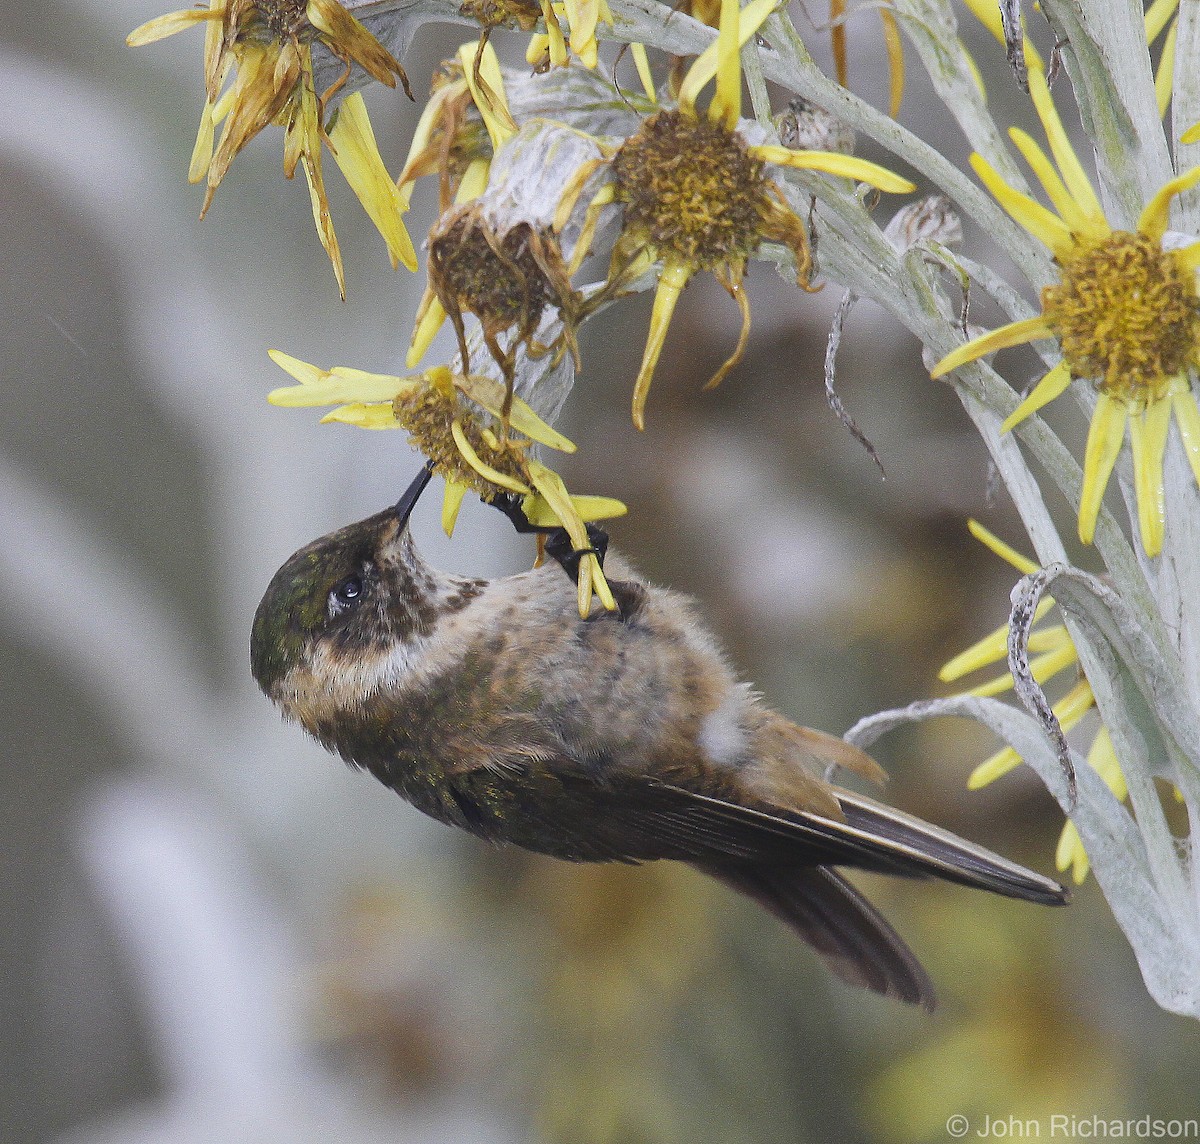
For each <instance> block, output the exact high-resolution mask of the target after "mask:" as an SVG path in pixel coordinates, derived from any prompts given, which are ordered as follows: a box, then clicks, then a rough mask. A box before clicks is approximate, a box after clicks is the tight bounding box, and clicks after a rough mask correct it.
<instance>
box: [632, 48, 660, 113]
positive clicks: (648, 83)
mask: <svg viewBox="0 0 1200 1144" xmlns="http://www.w3.org/2000/svg"><path fill="white" fill-rule="evenodd" d="M629 50H630V54H631V55H632V56H633V66H634V67H635V68H637V73H638V79H640V80H641V81H642V90H643V91H644V92H645V93H646V98H647V99H648V100H650V102H651V103H657V102H658V93H657V92H656V91H655V90H654V73H653V72H652V71H651V70H650V60H649V58H648V57H647V55H646V45H645V44H637V43H635V44H631V45H630V49H629Z"/></svg>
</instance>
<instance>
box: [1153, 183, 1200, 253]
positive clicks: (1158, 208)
mask: <svg viewBox="0 0 1200 1144" xmlns="http://www.w3.org/2000/svg"><path fill="white" fill-rule="evenodd" d="M1198 182H1200V167H1193V168H1192V169H1191V170H1190V171H1185V172H1184V173H1183V174H1182V175H1179V176H1177V177H1176V178H1174V179H1171V180H1170V181H1169V182H1166V183H1163V185H1162V186H1161V187H1160V188H1159V189H1158V191H1157V192H1156V193H1155V195H1154V198H1152V199H1151V200H1150V201H1149V202H1148V203H1147V204H1146V209H1145V210H1144V211H1142V215H1141V218H1139V219H1138V232H1139V233H1140V234H1144V235H1146V236H1147V237H1148V238H1152V239H1154V241H1155V242H1157V241H1158V240H1159V239H1161V238H1162V236H1163V235H1164V234H1165V233H1166V230H1167V220H1168V218H1169V217H1170V214H1171V200H1172V199H1173V198H1174V197H1175V196H1176V195H1181V194H1183V192H1184V191H1187V190H1190V189H1191V188H1192V187H1194V186H1195V185H1196V184H1197V183H1198Z"/></svg>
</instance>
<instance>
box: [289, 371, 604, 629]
mask: <svg viewBox="0 0 1200 1144" xmlns="http://www.w3.org/2000/svg"><path fill="white" fill-rule="evenodd" d="M270 354H271V360H272V361H274V362H275V364H276V365H278V366H279V367H280V368H281V369H283V370H285V371H286V372H287V373H289V374H291V376H292V377H294V378H295V379H296V381H298V382H299V385H290V386H285V387H283V388H281V389H276V390H273V391H272V392H271V393H270V394H268V395H267V400H268V401H270V402H271V404H272V405H281V406H289V407H295V406H313V405H334V406H336V408H335V409H333V410H331V411H330V412H329V413H327V414H326V415H325V416H324V417H323V418H322V421H327V422H341V423H343V424H346V425H357V426H359V427H361V428H363V429H407V430H408V434H409V438H410V440H411V441H412V443H413V444H414V445H415V446H416V447H417V448H418V449H420V450H421V452H422V453H424V454H425V455H426V456H427V457H428V458H429V459H430V460H431V461H432V462H433V467H434V471H435V472H438V473H440V474H441V475H442V476H443V477H445V479H446V493H445V498H444V500H443V502H442V527H443V528H444V529H445V530H446V532H447V534H450V533H452V532H453V531H454V524H455V521H456V520H457V519H458V510H459V508H460V507H461V505H462V501H463V497H464V496H465V495H466V492H467V490H468V489H473V490H474V491H475V492H476V493H478V494H479V496H480V498H481V499H483V500H485V501H490V500H492V499H493V498H494V497H495V496H496V495H497V494H499V493H515V494H517V495H518V496H521V497H523V498H524V500H523V501H522V508H523V509H524V511H525V515H526V517H527V518H528V519H529V521H530V523H531V524H534V525H537V526H538V527H539V528H551V527H562V528H564V529H566V531H567V533H568V535H569V536H570V538H571V543H572V544H573V545H574V546H575V548H576V549H577V550H580V551H582V550H585V549H588V548H590V544H589V542H588V536H587V528H586V523H587V522H588V521H593V520H607V519H609V518H610V517H614V516H622V515H623V514H624V513H625V511H626V509H625V506H624V505H623V504H622V503H621V502H620V501H618V500H613V499H611V498H609V497H575V496H571V495H570V494H569V493H568V492H567V488H566V486H565V485H564V484H563V480H562V478H561V477H560V476H559V475H558V474H557V473H556V472H554V470H553V469H550V468H548V467H547V466H546V465H544V464H542V463H541V462H540V461H538V460H537V459H536V458H535V457H532V456H530V451H531V449H532V447H533V445H534V444H535V443H538V444H541V445H545V446H547V447H548V448H551V449H557V450H558V451H560V452H563V453H573V452H575V445H574V444H573V443H572V442H571V441H569V440H568V439H567V438H566V437H564V436H563V435H562V434H561V433H559V432H558V431H557V430H555V429H553V428H551V427H550V426H549V425H547V424H546V423H545V422H544V421H543V420H542V419H541V418H540V417H538V415H537V414H536V413H535V412H534V411H533V410H532V409H531V408H530V407H529V406H528V405H527V404H526V403H525V402H524V401H522V400H521V399H520V398H519V397H514V396H513V395H512V394H511V392H508V391H506V387H505V386H504V384H503V383H502V382H499V381H496V380H495V379H493V378H490V377H484V376H481V375H478V374H471V375H468V376H464V375H462V374H455V373H452V372H451V371H450V370H449V369H447V368H446V367H445V366H438V367H436V368H434V369H430V370H426V371H425V372H424V373H420V374H416V375H414V376H412V377H393V376H390V375H388V374H379V373H366V372H364V371H363V370H359V369H348V368H346V367H344V366H335V367H334V368H333V369H320V368H319V367H317V366H315V365H309V364H308V363H307V362H303V361H300V360H299V359H298V358H294V357H290V356H289V355H287V354H285V353H281V352H280V351H279V350H271V351H270ZM514 431H515V432H514ZM578 584H579V614H580V615H581V616H584V617H586V616H587V615H588V612H589V611H590V609H591V600H592V595H593V593H595V595H597V596H598V597H599V598H600V602H601V603H602V604H603V605H604V607H605V608H607V609H608V610H609V611H613V610H615V609H616V601H615V600H614V599H613V595H612V592H611V591H610V589H609V586H608V582H607V580H605V578H604V572H603V570H602V569H601V567H600V562H599V560H598V559H597V558H596V556H595V555H591V554H589V555H585V556H584V557H583V559H582V560H580V563H579V581H578Z"/></svg>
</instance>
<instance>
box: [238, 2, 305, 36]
mask: <svg viewBox="0 0 1200 1144" xmlns="http://www.w3.org/2000/svg"><path fill="white" fill-rule="evenodd" d="M229 20H230V23H231V25H232V26H233V27H234V28H236V29H237V35H238V37H239V38H241V37H243V36H245V37H249V38H253V39H255V40H262V41H264V42H266V41H274V42H276V43H287V42H288V41H299V42H301V43H308V42H311V41H312V40H313V39H314V38H315V36H316V29H315V28H314V27H313V26H312V23H311V22H310V21H309V19H308V3H307V0H234V2H233V3H232V4H231V5H230V10H229Z"/></svg>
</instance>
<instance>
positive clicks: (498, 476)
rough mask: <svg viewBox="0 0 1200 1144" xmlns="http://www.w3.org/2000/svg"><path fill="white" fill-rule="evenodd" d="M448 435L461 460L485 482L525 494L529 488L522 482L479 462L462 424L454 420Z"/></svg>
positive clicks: (456, 419) (483, 462)
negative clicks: (452, 439) (452, 438)
mask: <svg viewBox="0 0 1200 1144" xmlns="http://www.w3.org/2000/svg"><path fill="white" fill-rule="evenodd" d="M450 433H451V435H452V436H453V437H454V443H455V444H456V445H457V446H458V451H459V452H460V453H461V454H462V456H463V460H464V461H466V462H467V464H468V465H470V466H471V468H472V469H474V470H475V471H476V472H477V473H478V474H479V475H480V476H481V477H483V479H484V480H485V481H491V483H492V484H494V485H499V486H500V488H502V489H508V490H509V491H510V492H514V493H527V492H529V486H528V485H526V484H524V483H523V482H522V481H518V480H517V479H516V477H510V476H508V474H506V473H502V472H500V471H499V470H498V469H493V468H492V466H491V465H489V464H487V463H486V462H485V461H482V460H480V458H479V454H478V453H476V452H475V448H474V446H473V445H472V444H471V442H470V441H468V440H467V435H466V433H465V432H464V431H463V427H462V422H461V421H459V420H458V418H455V419H454V421H452V422H451V423H450Z"/></svg>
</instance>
